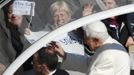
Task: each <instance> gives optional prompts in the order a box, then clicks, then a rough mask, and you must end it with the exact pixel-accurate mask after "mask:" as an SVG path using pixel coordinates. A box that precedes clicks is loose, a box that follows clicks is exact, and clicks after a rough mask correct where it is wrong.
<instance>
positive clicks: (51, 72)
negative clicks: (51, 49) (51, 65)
mask: <svg viewBox="0 0 134 75" xmlns="http://www.w3.org/2000/svg"><path fill="white" fill-rule="evenodd" d="M55 72H56V69H55V70H53V71H50V73H49V74H48V75H53V74H54V73H55Z"/></svg>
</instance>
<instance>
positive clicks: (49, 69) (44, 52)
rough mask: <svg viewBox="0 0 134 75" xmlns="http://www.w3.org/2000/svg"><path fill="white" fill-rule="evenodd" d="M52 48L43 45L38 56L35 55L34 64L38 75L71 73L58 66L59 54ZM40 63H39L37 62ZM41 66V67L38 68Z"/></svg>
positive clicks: (64, 74)
mask: <svg viewBox="0 0 134 75" xmlns="http://www.w3.org/2000/svg"><path fill="white" fill-rule="evenodd" d="M51 49H52V48H49V47H47V48H46V47H42V48H41V49H40V50H39V51H38V53H36V56H35V55H34V66H36V67H35V71H36V74H37V75H69V73H68V72H66V71H65V70H62V69H59V68H57V67H58V56H57V54H56V53H55V52H53V50H51ZM37 63H38V64H37ZM37 66H38V67H40V68H37Z"/></svg>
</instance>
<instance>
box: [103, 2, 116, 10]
mask: <svg viewBox="0 0 134 75" xmlns="http://www.w3.org/2000/svg"><path fill="white" fill-rule="evenodd" d="M102 1H103V2H104V4H105V6H106V9H112V8H115V7H117V4H116V1H115V0H102Z"/></svg>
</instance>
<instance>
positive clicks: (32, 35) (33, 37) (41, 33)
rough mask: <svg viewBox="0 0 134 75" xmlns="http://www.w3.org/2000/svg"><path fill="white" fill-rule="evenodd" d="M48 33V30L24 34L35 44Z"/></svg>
mask: <svg viewBox="0 0 134 75" xmlns="http://www.w3.org/2000/svg"><path fill="white" fill-rule="evenodd" d="M47 33H48V32H47V31H38V32H30V35H27V34H24V36H25V38H26V39H27V40H28V41H29V42H30V43H31V44H33V43H34V42H36V41H37V40H39V39H40V38H41V37H43V36H44V35H46V34H47Z"/></svg>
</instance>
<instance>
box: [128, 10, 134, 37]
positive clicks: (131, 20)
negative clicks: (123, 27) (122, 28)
mask: <svg viewBox="0 0 134 75" xmlns="http://www.w3.org/2000/svg"><path fill="white" fill-rule="evenodd" d="M127 24H128V25H127V26H128V29H129V31H130V33H131V36H132V37H133V39H134V12H133V13H129V14H127Z"/></svg>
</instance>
